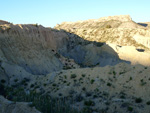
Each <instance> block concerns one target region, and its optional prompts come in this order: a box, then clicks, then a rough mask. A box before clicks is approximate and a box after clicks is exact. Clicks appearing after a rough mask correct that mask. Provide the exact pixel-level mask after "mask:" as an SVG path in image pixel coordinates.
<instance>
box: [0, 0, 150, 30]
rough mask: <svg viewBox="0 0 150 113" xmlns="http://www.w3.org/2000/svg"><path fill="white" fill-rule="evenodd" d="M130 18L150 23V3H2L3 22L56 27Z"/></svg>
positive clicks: (146, 0)
mask: <svg viewBox="0 0 150 113" xmlns="http://www.w3.org/2000/svg"><path fill="white" fill-rule="evenodd" d="M113 15H130V16H131V18H132V19H133V20H134V21H135V22H150V0H0V20H5V21H9V22H11V23H13V24H36V23H38V24H41V25H43V26H45V27H54V26H55V25H56V24H61V23H62V22H65V21H73V22H74V21H79V20H87V19H98V18H100V17H106V16H113Z"/></svg>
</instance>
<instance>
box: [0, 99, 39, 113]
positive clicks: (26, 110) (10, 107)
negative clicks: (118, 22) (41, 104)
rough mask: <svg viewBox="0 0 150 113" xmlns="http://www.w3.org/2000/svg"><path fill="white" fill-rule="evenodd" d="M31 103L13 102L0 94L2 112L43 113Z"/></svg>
mask: <svg viewBox="0 0 150 113" xmlns="http://www.w3.org/2000/svg"><path fill="white" fill-rule="evenodd" d="M30 104H31V103H25V102H12V101H9V100H7V99H5V98H4V97H2V96H0V113H41V112H39V111H38V110H36V109H35V108H33V107H30Z"/></svg>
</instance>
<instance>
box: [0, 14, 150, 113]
mask: <svg viewBox="0 0 150 113" xmlns="http://www.w3.org/2000/svg"><path fill="white" fill-rule="evenodd" d="M149 66H150V28H149V23H148V22H146V23H142V22H141V23H136V22H134V21H133V20H132V19H131V17H130V16H129V15H120V16H109V17H103V18H100V19H90V20H86V21H77V22H63V23H62V24H59V25H56V26H55V27H54V28H45V27H43V26H42V25H38V24H28V25H24V24H16V25H14V24H12V23H9V22H7V21H2V20H0V82H1V83H0V91H1V92H0V95H1V96H0V113H11V112H13V113H26V112H29V111H30V112H31V113H39V112H42V113H54V112H55V113H70V112H73V113H116V112H119V113H125V112H127V113H128V112H129V113H130V112H133V113H142V112H143V113H148V112H150V98H149V95H150V88H149V87H150V67H149Z"/></svg>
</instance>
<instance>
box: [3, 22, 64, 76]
mask: <svg viewBox="0 0 150 113" xmlns="http://www.w3.org/2000/svg"><path fill="white" fill-rule="evenodd" d="M0 28H1V30H0V53H1V54H0V60H1V61H5V62H9V63H14V64H17V65H19V66H21V67H23V68H24V69H25V70H26V71H27V72H30V73H32V74H46V73H49V72H52V71H57V70H59V69H62V67H63V64H62V63H61V61H60V60H59V58H58V55H57V53H55V52H54V51H56V50H57V49H58V48H61V47H63V46H64V45H65V43H66V38H67V35H66V34H65V33H63V32H57V31H52V29H51V30H50V29H46V28H44V27H42V26H38V25H12V24H9V25H6V24H5V25H3V26H1V27H0ZM56 32H57V33H56Z"/></svg>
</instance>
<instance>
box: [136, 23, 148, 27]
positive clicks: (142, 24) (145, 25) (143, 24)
mask: <svg viewBox="0 0 150 113" xmlns="http://www.w3.org/2000/svg"><path fill="white" fill-rule="evenodd" d="M137 24H139V25H141V26H144V27H147V26H148V24H145V23H137Z"/></svg>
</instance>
